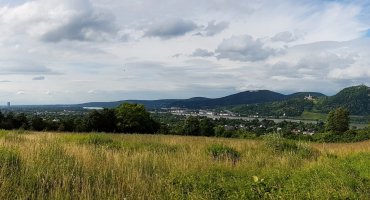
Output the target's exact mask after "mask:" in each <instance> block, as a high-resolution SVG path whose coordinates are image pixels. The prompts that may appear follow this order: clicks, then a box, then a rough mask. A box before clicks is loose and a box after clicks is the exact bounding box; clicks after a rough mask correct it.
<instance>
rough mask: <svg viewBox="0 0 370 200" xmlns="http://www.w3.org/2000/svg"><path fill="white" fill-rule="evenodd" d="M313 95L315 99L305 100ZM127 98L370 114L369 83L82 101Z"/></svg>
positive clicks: (159, 103)
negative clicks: (325, 90)
mask: <svg viewBox="0 0 370 200" xmlns="http://www.w3.org/2000/svg"><path fill="white" fill-rule="evenodd" d="M307 96H313V97H314V100H305V97H307ZM123 102H130V103H139V104H143V105H145V106H146V107H147V108H148V109H159V108H170V107H182V108H191V109H207V108H208V109H212V108H220V107H227V108H228V109H231V110H233V111H235V112H239V113H244V114H252V113H260V114H262V113H265V112H266V113H265V114H266V115H280V114H284V113H285V114H288V113H290V114H291V115H292V116H296V115H300V114H301V113H302V112H303V111H304V110H309V111H314V112H319V113H328V112H330V111H331V110H333V109H335V108H337V107H341V106H342V107H345V108H347V109H348V110H349V111H350V113H351V114H352V115H370V89H369V87H367V86H365V85H360V86H353V87H349V88H345V89H343V90H342V91H340V92H339V93H338V94H336V95H334V96H330V97H327V96H325V95H324V94H322V93H317V92H297V93H293V94H290V95H284V94H281V93H277V92H273V91H269V90H256V91H245V92H240V93H237V94H233V95H229V96H225V97H221V98H215V99H211V98H204V97H194V98H190V99H163V100H124V101H116V102H92V103H85V104H79V105H77V106H82V107H107V108H111V107H116V106H118V105H119V104H121V103H123Z"/></svg>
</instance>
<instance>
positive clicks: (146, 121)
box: [115, 103, 160, 133]
mask: <svg viewBox="0 0 370 200" xmlns="http://www.w3.org/2000/svg"><path fill="white" fill-rule="evenodd" d="M115 112H116V117H117V128H118V130H119V131H120V132H126V133H155V132H157V131H158V130H159V128H160V124H159V123H158V122H156V121H155V120H153V119H152V118H151V116H150V113H149V112H148V111H146V109H145V107H144V105H140V104H131V103H123V104H121V105H120V106H118V107H117V108H116V110H115Z"/></svg>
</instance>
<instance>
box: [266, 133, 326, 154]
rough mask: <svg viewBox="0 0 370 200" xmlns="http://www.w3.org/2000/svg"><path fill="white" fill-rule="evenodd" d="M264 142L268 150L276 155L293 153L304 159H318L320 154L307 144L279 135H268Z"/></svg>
mask: <svg viewBox="0 0 370 200" xmlns="http://www.w3.org/2000/svg"><path fill="white" fill-rule="evenodd" d="M264 140H265V145H266V146H267V148H268V149H270V150H272V151H273V152H274V153H279V154H282V153H293V154H296V155H298V156H300V157H302V158H317V157H318V156H319V154H320V153H319V151H318V150H315V149H313V148H312V147H310V146H309V145H308V144H306V143H303V142H297V141H294V140H288V139H285V138H283V137H282V136H280V135H279V134H270V135H266V136H265V137H264Z"/></svg>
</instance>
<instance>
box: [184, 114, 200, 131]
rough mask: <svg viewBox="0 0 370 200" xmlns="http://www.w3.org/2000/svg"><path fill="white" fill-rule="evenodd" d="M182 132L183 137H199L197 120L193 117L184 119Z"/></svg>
mask: <svg viewBox="0 0 370 200" xmlns="http://www.w3.org/2000/svg"><path fill="white" fill-rule="evenodd" d="M183 131H184V134H185V135H200V126H199V119H198V118H197V117H193V116H189V117H188V118H186V120H185V123H184V126H183Z"/></svg>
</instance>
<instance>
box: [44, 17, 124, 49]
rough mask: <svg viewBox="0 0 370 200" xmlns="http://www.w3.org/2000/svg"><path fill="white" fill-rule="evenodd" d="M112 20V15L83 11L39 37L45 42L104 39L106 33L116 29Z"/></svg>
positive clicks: (111, 33) (108, 33)
mask: <svg viewBox="0 0 370 200" xmlns="http://www.w3.org/2000/svg"><path fill="white" fill-rule="evenodd" d="M113 21H114V17H113V16H111V15H106V14H102V13H83V14H81V15H78V16H76V17H73V18H72V19H70V20H69V21H67V23H65V24H63V25H62V26H60V27H58V28H56V29H54V30H51V31H49V32H47V33H45V34H44V35H43V36H42V37H41V39H42V40H43V41H45V42H60V41H62V40H75V41H97V40H104V39H105V38H104V37H105V36H106V35H113V34H115V32H116V31H117V29H116V27H115V26H114V24H113Z"/></svg>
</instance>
